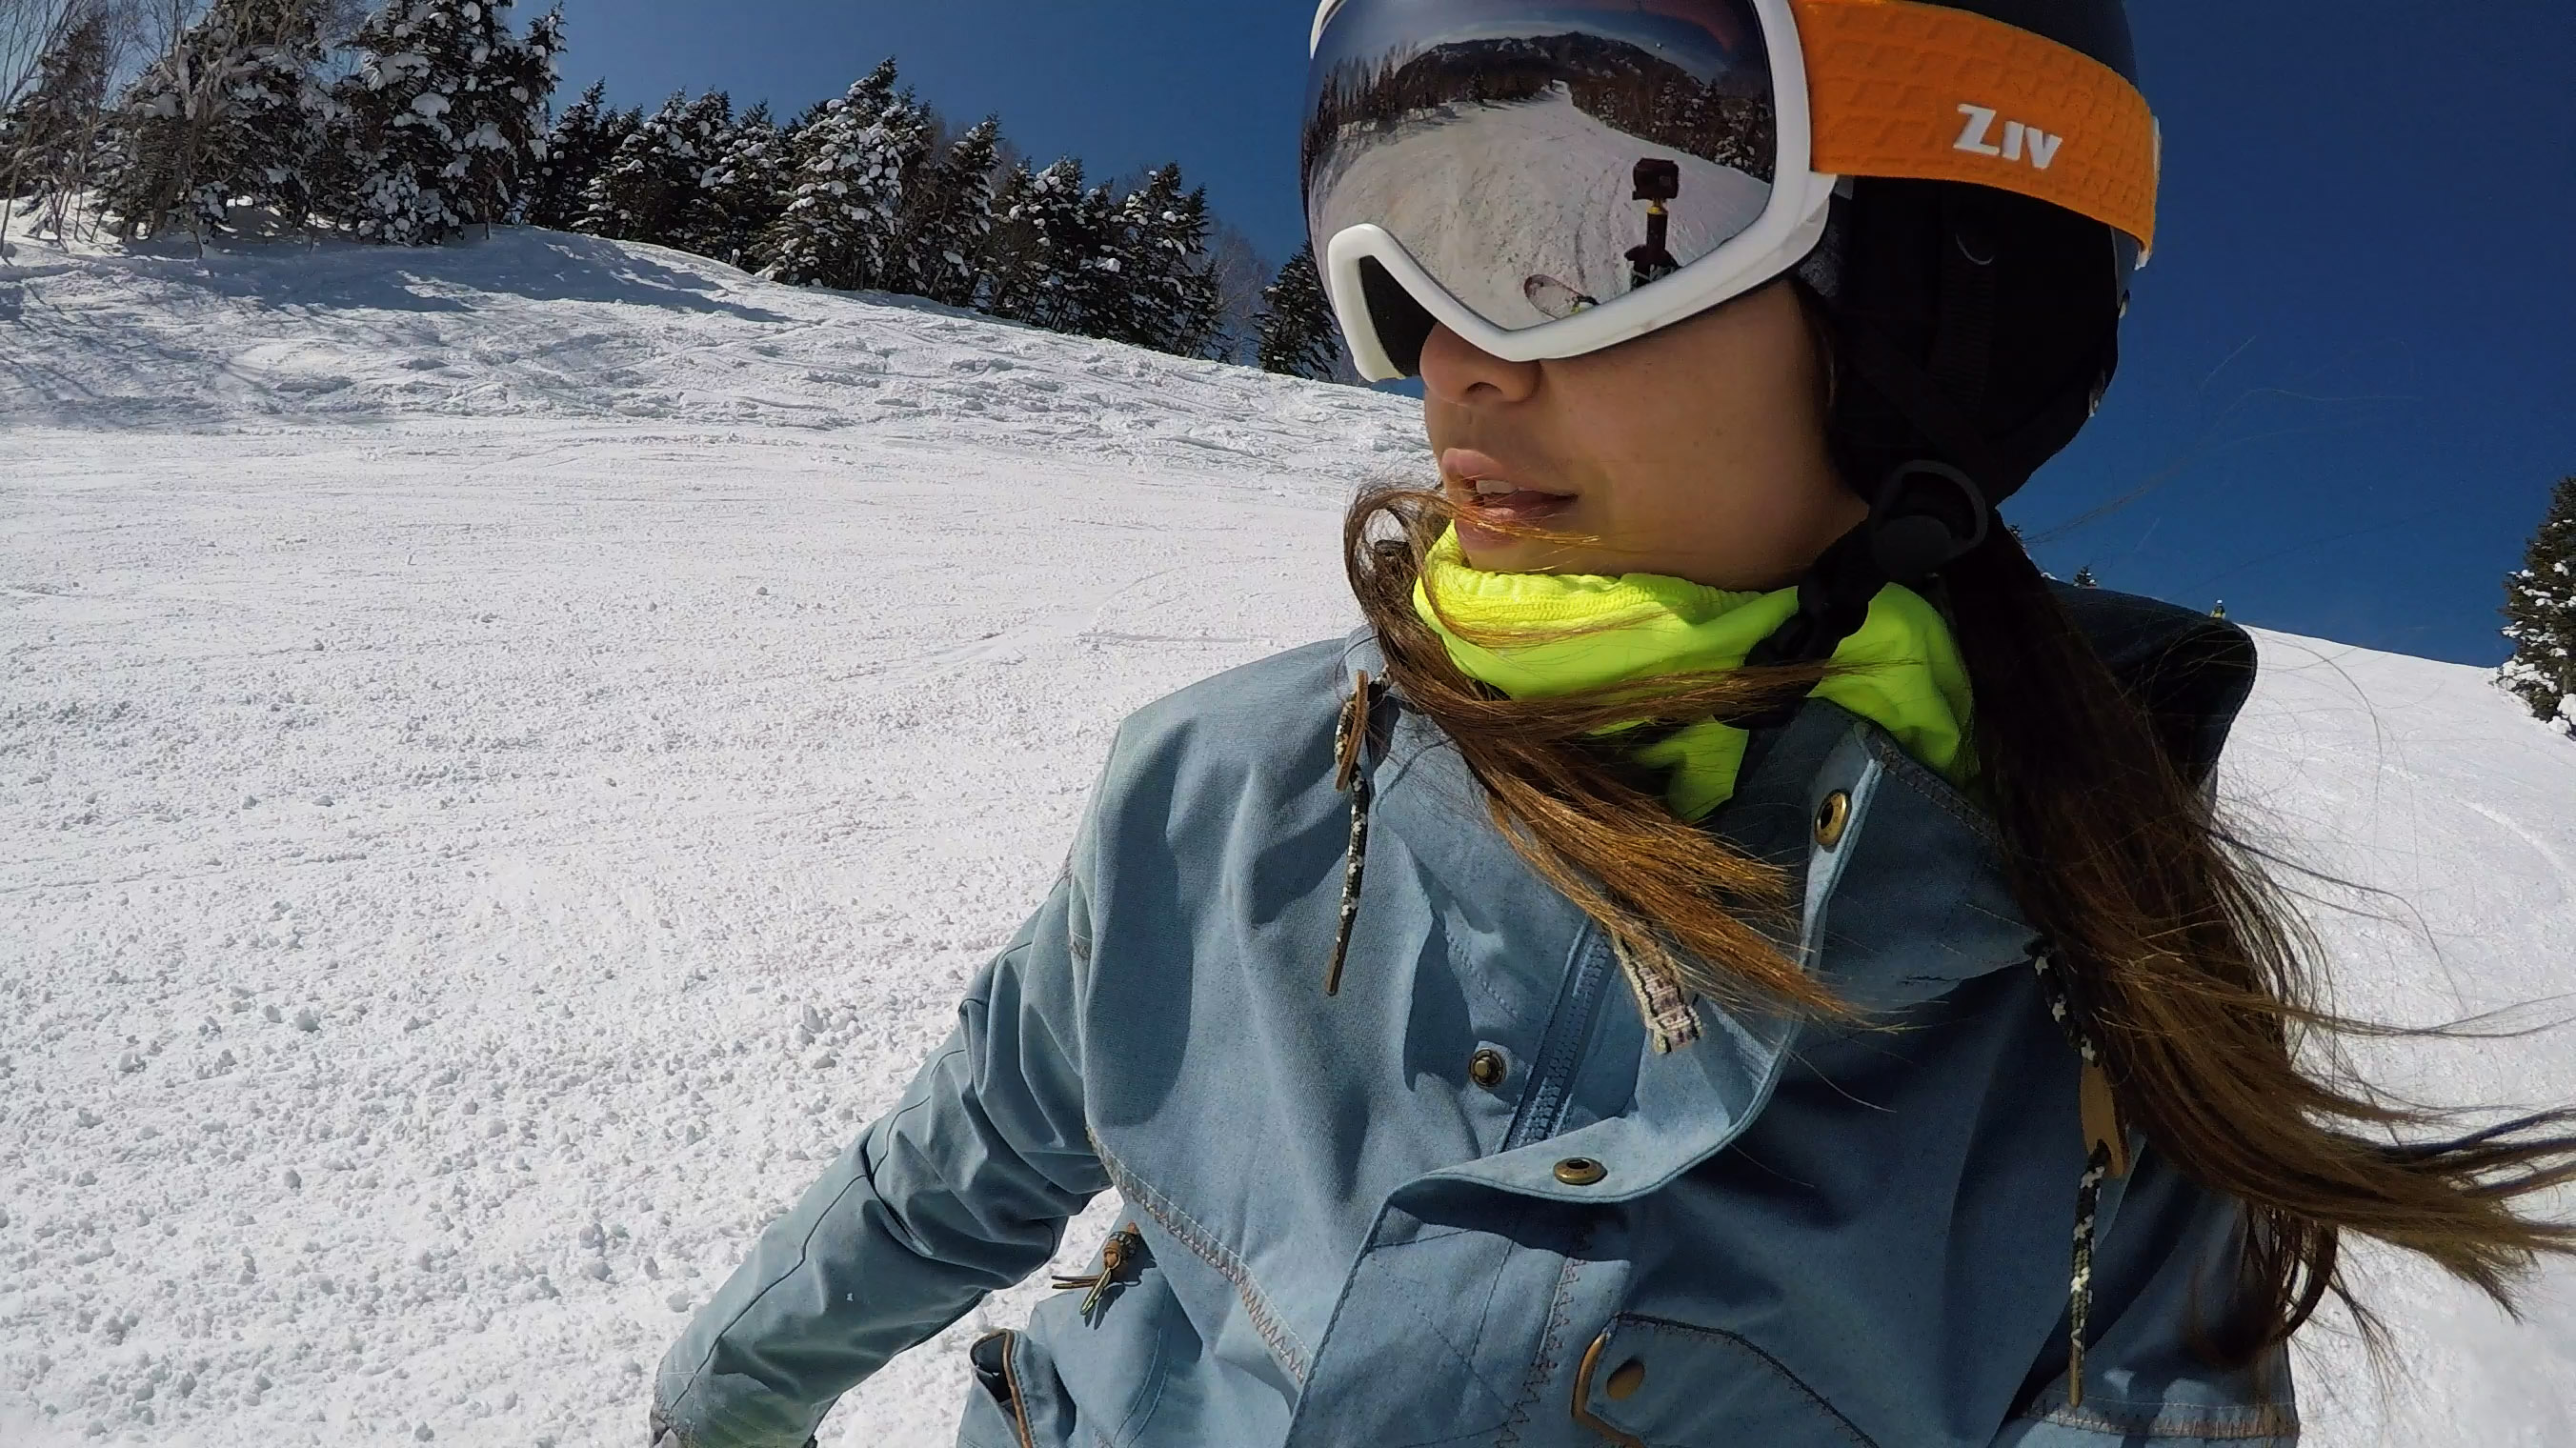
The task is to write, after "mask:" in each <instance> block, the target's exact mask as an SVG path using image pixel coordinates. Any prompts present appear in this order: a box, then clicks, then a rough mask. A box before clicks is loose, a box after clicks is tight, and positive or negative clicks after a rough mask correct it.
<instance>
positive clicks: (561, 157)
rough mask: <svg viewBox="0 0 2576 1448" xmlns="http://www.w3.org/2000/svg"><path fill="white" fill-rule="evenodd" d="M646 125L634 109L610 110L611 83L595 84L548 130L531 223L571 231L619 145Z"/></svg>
mask: <svg viewBox="0 0 2576 1448" xmlns="http://www.w3.org/2000/svg"><path fill="white" fill-rule="evenodd" d="M643 123H644V118H643V117H642V116H641V115H639V114H637V113H636V112H634V111H618V110H612V109H610V108H609V105H608V82H606V81H604V80H595V81H592V82H591V83H590V88H589V89H588V90H585V91H583V92H582V93H581V98H580V99H579V100H576V101H574V102H573V103H572V105H571V106H569V107H567V108H566V109H565V111H564V113H563V114H562V115H560V116H557V117H555V121H554V124H553V125H552V126H550V127H548V128H547V130H546V155H545V159H544V160H542V161H540V162H538V163H537V168H536V175H535V177H534V178H533V179H532V180H531V181H530V183H529V185H528V191H527V199H526V201H525V203H524V214H525V216H526V219H527V223H528V224H529V225H530V226H544V227H550V228H552V229H554V230H556V231H570V230H572V228H573V225H574V223H576V222H578V221H580V220H581V213H582V208H583V205H584V203H583V200H582V196H583V193H584V192H585V191H587V190H588V189H589V187H590V183H591V180H592V178H593V177H596V176H597V175H598V174H599V173H600V172H602V171H604V170H606V169H608V161H609V158H610V157H611V156H614V155H615V154H617V147H618V143H619V142H621V141H624V140H625V139H626V137H627V136H628V135H630V134H632V133H633V132H634V130H635V128H636V127H637V126H640V125H642V124H643Z"/></svg>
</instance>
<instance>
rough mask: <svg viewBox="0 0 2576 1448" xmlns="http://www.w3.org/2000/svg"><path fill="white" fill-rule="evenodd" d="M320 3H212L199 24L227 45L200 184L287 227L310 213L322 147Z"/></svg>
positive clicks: (324, 12)
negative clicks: (225, 71) (219, 102)
mask: <svg viewBox="0 0 2576 1448" xmlns="http://www.w3.org/2000/svg"><path fill="white" fill-rule="evenodd" d="M327 19H328V6H327V4H326V3H322V0H215V5H214V7H213V8H212V9H210V10H209V11H208V12H207V14H206V19H205V21H204V22H202V23H204V24H206V25H208V26H209V27H212V28H214V30H215V33H216V34H218V35H220V36H223V37H224V39H225V40H226V41H228V42H229V44H230V46H231V47H232V55H231V57H230V59H231V61H232V74H231V76H230V78H229V79H228V80H227V81H225V82H224V86H223V92H224V93H223V108H222V110H221V112H220V113H219V114H218V116H217V117H216V130H215V136H214V139H213V142H212V144H211V145H210V147H209V152H210V157H209V159H210V162H211V163H212V164H211V166H210V169H209V174H208V175H207V177H206V184H207V185H208V186H209V187H211V188H214V189H215V190H216V192H217V194H218V195H219V196H220V197H221V199H222V201H223V202H224V203H225V204H227V205H230V204H242V203H246V204H249V205H253V206H266V207H269V208H271V209H272V210H273V211H274V212H275V213H276V218H277V220H278V221H279V222H280V223H281V224H284V225H287V226H301V225H303V224H304V221H305V219H306V218H307V217H308V216H310V215H311V214H312V211H313V195H312V192H311V190H310V189H309V184H310V180H311V175H312V170H313V156H314V153H315V151H316V150H318V149H319V148H320V146H321V144H322V118H323V114H324V101H323V96H322V88H321V84H320V82H319V80H318V79H317V76H318V74H319V72H320V70H321V68H322V27H323V25H324V23H325V21H326V20H327Z"/></svg>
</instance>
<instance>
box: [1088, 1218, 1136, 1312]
mask: <svg viewBox="0 0 2576 1448" xmlns="http://www.w3.org/2000/svg"><path fill="white" fill-rule="evenodd" d="M1143 1245H1144V1239H1142V1238H1140V1237H1138V1236H1137V1235H1136V1228H1135V1226H1134V1224H1132V1223H1131V1224H1129V1225H1127V1226H1124V1227H1121V1228H1119V1229H1118V1230H1117V1231H1115V1232H1112V1233H1110V1234H1109V1240H1108V1241H1106V1242H1103V1243H1101V1244H1100V1275H1099V1276H1098V1277H1095V1278H1093V1279H1092V1283H1091V1295H1090V1296H1088V1297H1085V1298H1083V1299H1082V1315H1083V1316H1085V1317H1089V1316H1090V1315H1091V1314H1092V1313H1094V1312H1096V1311H1098V1310H1099V1309H1100V1299H1101V1295H1102V1294H1104V1293H1106V1292H1107V1291H1108V1290H1109V1285H1110V1284H1111V1283H1113V1282H1115V1281H1117V1280H1118V1274H1119V1273H1121V1272H1123V1271H1125V1270H1126V1269H1127V1267H1128V1265H1129V1264H1130V1263H1131V1262H1133V1261H1134V1260H1135V1252H1134V1250H1133V1249H1134V1248H1136V1247H1141V1246H1143Z"/></svg>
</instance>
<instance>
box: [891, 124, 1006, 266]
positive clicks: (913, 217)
mask: <svg viewBox="0 0 2576 1448" xmlns="http://www.w3.org/2000/svg"><path fill="white" fill-rule="evenodd" d="M1001 132H1002V123H1001V121H1000V120H999V118H997V117H993V116H986V117H985V118H984V119H983V120H982V121H980V122H978V123H977V124H976V126H975V127H974V129H972V130H970V131H968V132H967V133H966V134H964V135H962V136H960V137H958V138H957V140H956V141H955V142H954V143H953V144H951V145H950V146H949V148H948V151H947V154H946V155H943V156H941V157H940V158H939V160H938V162H937V163H936V164H934V165H931V166H929V167H926V168H924V170H923V172H922V176H921V183H920V184H919V185H918V186H916V187H914V188H912V189H911V190H910V191H909V192H907V194H906V196H905V198H904V199H905V206H904V219H903V226H902V241H901V243H900V246H899V248H898V250H899V251H900V254H901V258H902V262H903V266H904V270H905V273H906V278H907V280H906V285H905V289H906V290H908V291H910V292H912V293H913V294H914V295H916V296H923V297H928V298H929V299H930V300H932V301H934V302H944V303H946V304H947V305H949V306H952V307H971V306H973V305H974V304H975V298H976V291H977V282H978V281H979V280H980V278H981V275H982V268H981V266H980V265H979V259H980V258H981V257H982V255H983V252H984V248H985V241H986V238H987V237H988V236H989V235H990V234H991V232H992V230H993V169H994V166H995V163H996V159H997V155H998V151H999V147H1000V142H1001Z"/></svg>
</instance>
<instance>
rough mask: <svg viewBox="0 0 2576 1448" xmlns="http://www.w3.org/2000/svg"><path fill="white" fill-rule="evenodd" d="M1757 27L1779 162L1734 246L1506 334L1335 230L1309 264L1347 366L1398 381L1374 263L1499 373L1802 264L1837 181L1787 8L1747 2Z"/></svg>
mask: <svg viewBox="0 0 2576 1448" xmlns="http://www.w3.org/2000/svg"><path fill="white" fill-rule="evenodd" d="M1342 4H1343V0H1324V3H1323V4H1322V5H1321V6H1320V7H1318V8H1317V10H1316V12H1315V28H1314V32H1313V35H1312V37H1311V38H1310V39H1309V40H1308V42H1307V53H1308V55H1309V56H1312V55H1313V53H1314V52H1315V51H1316V50H1317V49H1318V48H1320V47H1321V44H1322V41H1323V37H1324V26H1325V24H1326V23H1327V22H1328V21H1330V20H1331V19H1332V16H1333V12H1334V11H1336V10H1338V9H1340V8H1341V7H1342ZM1751 4H1752V7H1753V12H1754V15H1755V16H1756V17H1757V18H1758V19H1759V20H1760V21H1761V22H1762V40H1763V45H1764V47H1765V48H1766V50H1767V51H1768V54H1769V60H1770V65H1771V93H1772V103H1773V105H1774V107H1775V109H1776V117H1777V119H1776V122H1775V124H1776V128H1777V131H1778V135H1779V152H1778V155H1777V156H1776V157H1775V158H1774V162H1773V166H1772V176H1773V178H1774V179H1773V181H1772V183H1771V200H1770V204H1769V205H1768V206H1766V207H1765V208H1764V209H1763V212H1762V215H1761V217H1760V218H1759V219H1758V220H1756V221H1755V222H1754V223H1753V225H1752V226H1751V227H1749V228H1747V229H1746V230H1745V231H1744V232H1743V233H1742V234H1741V235H1739V236H1736V237H1734V238H1732V239H1731V240H1729V241H1727V242H1726V243H1725V244H1724V245H1721V246H1719V247H1718V248H1717V249H1716V250H1715V251H1712V252H1710V253H1709V254H1708V255H1706V256H1704V257H1701V258H1700V259H1699V260H1697V261H1694V262H1692V263H1691V264H1690V265H1688V266H1685V267H1683V268H1682V269H1681V270H1679V271H1677V272H1674V273H1673V274H1672V275H1670V276H1668V277H1664V278H1661V279H1660V280H1658V281H1656V282H1655V283H1654V284H1653V285H1652V286H1646V287H1640V288H1638V289H1637V290H1635V291H1633V292H1630V293H1628V294H1627V295H1625V296H1622V297H1616V298H1613V299H1612V300H1610V301H1606V302H1603V303H1601V304H1600V305H1599V306H1596V307H1588V308H1586V309H1584V310H1583V311H1580V312H1577V313H1575V314H1574V315H1573V316H1570V317H1562V318H1559V319H1557V320H1555V321H1551V322H1543V323H1540V324H1539V325H1537V326H1535V327H1522V328H1519V329H1516V330H1515V329H1508V328H1503V327H1498V326H1495V325H1494V324H1493V323H1491V322H1489V321H1487V320H1485V319H1484V318H1483V317H1482V316H1480V315H1478V314H1477V313H1476V312H1475V311H1474V310H1473V309H1471V308H1469V307H1468V306H1467V305H1466V304H1465V303H1463V302H1461V301H1459V300H1458V299H1457V297H1455V296H1453V295H1452V294H1451V293H1450V291H1449V289H1448V288H1446V287H1444V286H1442V285H1440V284H1439V283H1438V282H1435V281H1433V280H1432V279H1431V274H1430V273H1429V272H1427V271H1425V270H1423V268H1422V264H1421V263H1420V262H1417V261H1415V260H1414V259H1413V254H1412V253H1411V252H1408V251H1406V250H1405V249H1404V244H1403V243H1402V242H1400V241H1397V240H1396V239H1395V237H1394V235H1393V234H1391V233H1390V232H1388V231H1387V230H1386V228H1384V227H1382V226H1376V225H1371V224H1362V225H1358V226H1348V227H1344V228H1343V229H1342V230H1341V231H1340V232H1338V233H1336V234H1335V235H1334V236H1333V237H1332V239H1331V240H1330V242H1329V243H1327V244H1326V246H1325V249H1324V254H1323V256H1322V257H1321V258H1319V260H1320V263H1321V269H1322V271H1323V276H1324V290H1325V292H1326V294H1327V295H1329V296H1330V297H1331V298H1332V302H1333V313H1334V315H1335V316H1336V317H1337V318H1338V319H1339V320H1340V322H1341V324H1342V335H1343V336H1344V337H1345V338H1347V339H1348V340H1349V342H1350V346H1351V359H1352V361H1353V362H1354V363H1356V364H1357V366H1358V367H1359V371H1360V375H1361V376H1362V377H1365V378H1367V379H1368V380H1369V381H1371V382H1391V381H1394V380H1396V379H1397V378H1400V377H1402V376H1404V375H1405V373H1404V371H1403V370H1402V369H1401V368H1399V367H1397V366H1396V364H1395V362H1394V360H1393V359H1392V358H1390V357H1389V356H1388V355H1387V351H1386V346H1385V344H1384V343H1383V342H1382V341H1381V340H1380V339H1379V337H1378V332H1377V323H1376V320H1375V319H1374V318H1373V317H1372V316H1371V315H1370V313H1369V307H1368V300H1367V296H1366V293H1365V290H1364V289H1363V287H1362V285H1361V281H1360V263H1361V262H1362V261H1374V262H1376V263H1377V264H1378V265H1379V266H1381V267H1383V268H1385V269H1386V274H1387V275H1388V276H1389V277H1391V278H1393V279H1394V281H1395V283H1396V285H1398V286H1400V287H1402V288H1404V290H1405V292H1406V293H1407V294H1408V295H1409V296H1411V297H1412V298H1413V300H1414V302H1415V303H1416V304H1417V305H1419V306H1420V307H1421V308H1422V309H1423V310H1424V311H1426V312H1428V313H1430V314H1431V316H1432V319H1433V320H1435V321H1437V322H1438V323H1439V324H1440V325H1442V326H1444V327H1447V328H1448V329H1449V330H1450V331H1452V332H1454V333H1456V334H1457V335H1458V336H1459V338H1460V339H1461V340H1463V341H1465V342H1466V343H1467V344H1468V345H1470V346H1473V347H1475V348H1477V349H1478V350H1480V351H1483V352H1486V353H1488V354H1490V355H1492V356H1495V357H1500V358H1502V359H1503V360H1504V361H1506V362H1539V361H1554V360H1557V359H1560V358H1566V357H1580V356H1582V355H1584V354H1585V353H1587V352H1598V351H1600V350H1601V349H1603V348H1605V347H1615V346H1617V345H1618V344H1619V343H1621V342H1626V341H1629V340H1631V339H1633V338H1637V337H1642V336H1644V335H1646V334H1647V333H1649V332H1653V331H1657V330H1660V329H1662V328H1664V327H1669V326H1671V325H1672V324H1673V323H1675V322H1678V321H1681V320H1683V319H1684V318H1687V317H1693V316H1696V315H1698V314H1699V313H1701V312H1704V311H1707V310H1708V309H1709V308H1711V307H1714V306H1716V305H1717V304H1719V303H1720V302H1726V301H1731V300H1733V299H1735V298H1737V297H1740V296H1743V295H1744V294H1745V293H1747V292H1750V291H1752V290H1754V289H1755V288H1757V287H1760V286H1761V285H1763V284H1764V283H1766V282H1769V281H1771V280H1773V279H1774V278H1777V277H1778V276H1780V275H1781V274H1782V273H1784V272H1786V271H1788V270H1789V269H1790V268H1792V267H1794V266H1796V265H1797V264H1798V263H1799V262H1801V261H1804V260H1806V258H1807V255H1808V253H1810V252H1812V251H1814V250H1815V249H1816V244H1817V243H1818V242H1819V241H1822V240H1823V239H1824V235H1825V223H1826V220H1827V219H1828V217H1829V215H1830V213H1831V210H1832V206H1833V198H1834V188H1835V187H1836V186H1837V185H1839V184H1840V183H1841V179H1842V178H1840V177H1838V176H1829V175H1826V174H1824V173H1822V172H1819V171H1815V170H1811V169H1810V168H1809V162H1810V160H1811V158H1812V157H1813V155H1814V147H1813V126H1812V124H1811V120H1810V117H1809V115H1808V103H1807V60H1806V51H1805V50H1804V48H1803V47H1801V45H1800V44H1799V40H1798V21H1797V18H1796V16H1794V15H1793V14H1792V13H1791V12H1790V8H1789V0H1751Z"/></svg>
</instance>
